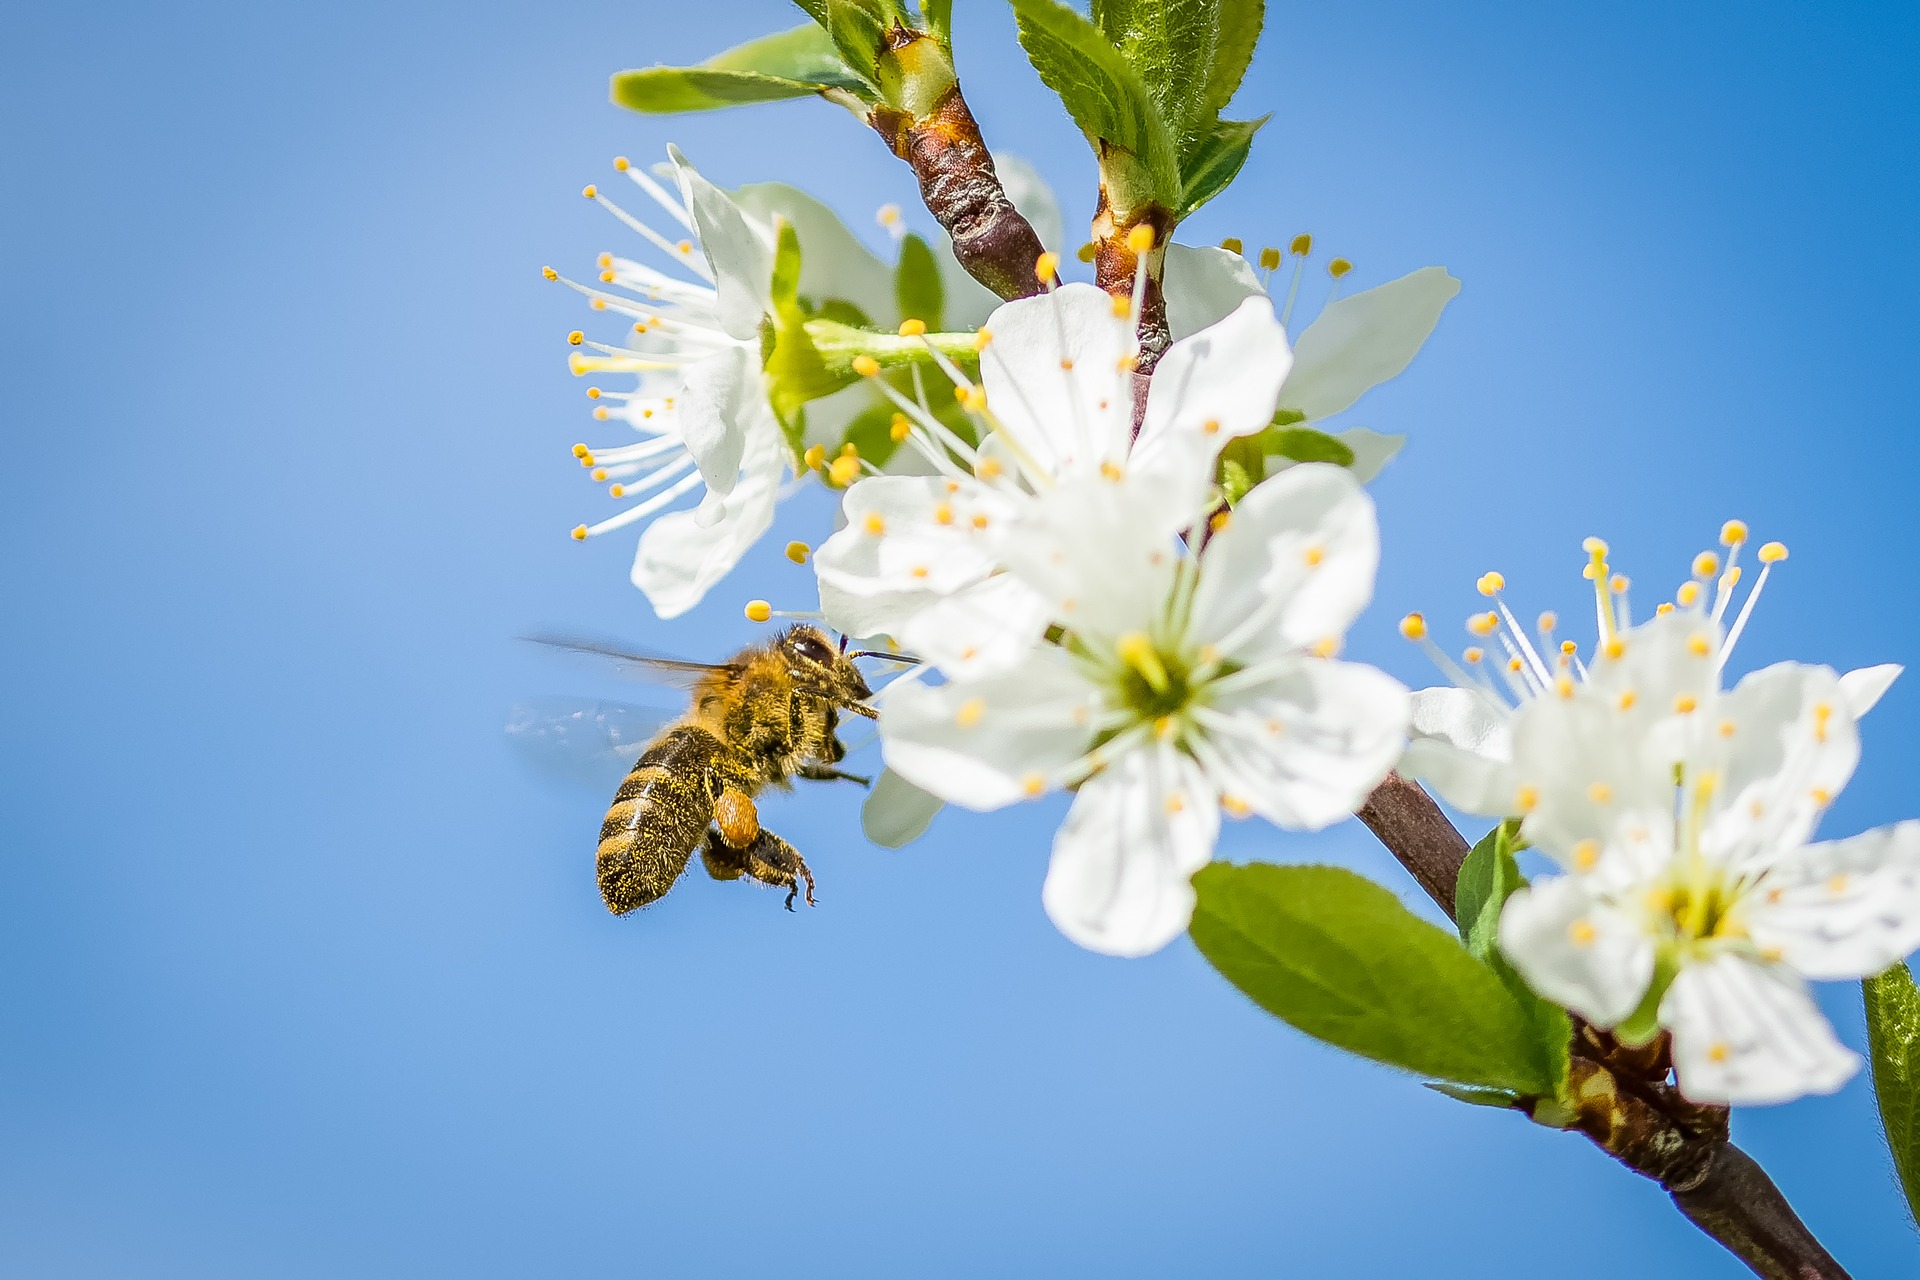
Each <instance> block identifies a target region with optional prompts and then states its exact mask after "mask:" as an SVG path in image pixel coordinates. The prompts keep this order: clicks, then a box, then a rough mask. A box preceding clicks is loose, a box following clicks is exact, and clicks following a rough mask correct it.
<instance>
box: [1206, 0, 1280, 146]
mask: <svg viewBox="0 0 1920 1280" xmlns="http://www.w3.org/2000/svg"><path fill="white" fill-rule="evenodd" d="M1266 20H1267V6H1266V0H1220V25H1219V34H1218V35H1216V36H1215V37H1214V41H1213V67H1212V69H1211V71H1210V72H1209V73H1208V75H1207V111H1208V112H1209V113H1210V118H1213V119H1218V118H1219V115H1220V113H1221V112H1222V111H1225V110H1226V109H1227V104H1228V103H1229V102H1232V101H1233V95H1234V94H1235V93H1237V92H1239V89H1240V81H1241V80H1242V79H1244V78H1245V77H1246V74H1247V66H1248V64H1250V63H1251V62H1252V61H1253V47H1254V46H1255V45H1257V44H1259V43H1260V28H1261V27H1262V26H1264V25H1265V24H1266Z"/></svg>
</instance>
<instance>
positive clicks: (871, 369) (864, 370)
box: [853, 354, 880, 378]
mask: <svg viewBox="0 0 1920 1280" xmlns="http://www.w3.org/2000/svg"><path fill="white" fill-rule="evenodd" d="M853 371H854V372H855V373H857V374H859V375H860V376H861V377H863V378H873V377H878V376H879V373H880V362H879V361H878V360H875V359H874V358H873V357H872V356H870V355H865V354H862V355H857V356H855V357H854V358H853Z"/></svg>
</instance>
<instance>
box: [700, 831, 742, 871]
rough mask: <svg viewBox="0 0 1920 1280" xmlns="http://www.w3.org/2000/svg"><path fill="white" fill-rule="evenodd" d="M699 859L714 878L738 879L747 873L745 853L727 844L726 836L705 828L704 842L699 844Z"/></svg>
mask: <svg viewBox="0 0 1920 1280" xmlns="http://www.w3.org/2000/svg"><path fill="white" fill-rule="evenodd" d="M700 861H701V862H702V863H703V864H705V866H706V868H707V874H708V875H709V876H711V877H712V878H713V879H715V880H738V879H739V878H740V877H741V876H743V875H746V874H747V855H746V854H745V853H743V852H741V851H740V850H738V849H734V848H730V847H728V845H727V840H726V837H725V836H723V835H721V834H720V833H719V831H717V830H715V829H714V828H712V827H709V828H707V839H706V843H705V844H703V845H701V846H700Z"/></svg>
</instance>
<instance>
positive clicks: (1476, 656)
mask: <svg viewBox="0 0 1920 1280" xmlns="http://www.w3.org/2000/svg"><path fill="white" fill-rule="evenodd" d="M1460 656H1461V657H1462V658H1465V659H1466V660H1467V664H1468V665H1469V666H1473V665H1477V664H1478V663H1479V661H1480V660H1481V659H1482V658H1484V657H1486V656H1487V651H1486V650H1485V649H1482V648H1479V647H1478V646H1476V645H1469V646H1467V648H1466V649H1464V650H1462V651H1461V654H1460Z"/></svg>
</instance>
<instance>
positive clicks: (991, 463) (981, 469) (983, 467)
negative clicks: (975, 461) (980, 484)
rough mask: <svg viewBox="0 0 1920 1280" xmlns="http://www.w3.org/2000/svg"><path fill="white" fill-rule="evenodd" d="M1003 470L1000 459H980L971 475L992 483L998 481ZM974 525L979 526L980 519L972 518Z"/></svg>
mask: <svg viewBox="0 0 1920 1280" xmlns="http://www.w3.org/2000/svg"><path fill="white" fill-rule="evenodd" d="M1005 470H1006V468H1005V467H1003V466H1001V465H1000V459H998V458H982V459H980V465H979V466H977V467H975V468H974V469H973V474H974V475H976V476H978V477H979V478H980V479H982V480H988V481H992V480H998V479H999V478H1000V473H1001V472H1003V471H1005ZM974 523H975V524H981V517H978V516H976V517H974ZM982 527H983V528H984V527H985V526H984V525H982Z"/></svg>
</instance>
